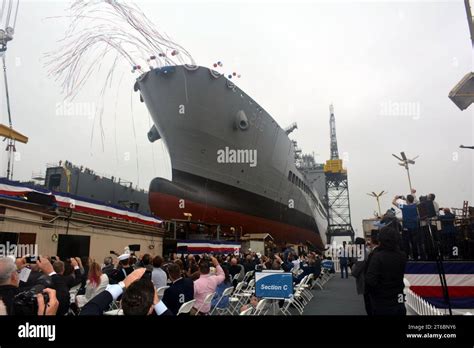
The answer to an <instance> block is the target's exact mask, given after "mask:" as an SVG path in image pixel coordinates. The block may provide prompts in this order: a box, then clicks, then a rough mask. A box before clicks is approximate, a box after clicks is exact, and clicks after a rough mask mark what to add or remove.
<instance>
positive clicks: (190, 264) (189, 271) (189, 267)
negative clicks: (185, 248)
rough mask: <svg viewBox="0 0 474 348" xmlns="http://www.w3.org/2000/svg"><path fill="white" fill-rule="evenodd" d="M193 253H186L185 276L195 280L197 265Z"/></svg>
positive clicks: (196, 277)
mask: <svg viewBox="0 0 474 348" xmlns="http://www.w3.org/2000/svg"><path fill="white" fill-rule="evenodd" d="M196 257H197V256H194V255H188V257H187V264H186V277H188V278H191V279H192V280H196V279H198V278H199V266H198V263H197V262H196Z"/></svg>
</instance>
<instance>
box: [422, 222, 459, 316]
mask: <svg viewBox="0 0 474 348" xmlns="http://www.w3.org/2000/svg"><path fill="white" fill-rule="evenodd" d="M435 219H436V218H426V219H425V222H426V224H427V225H428V230H429V232H430V240H429V242H430V243H431V246H432V247H433V251H434V253H435V255H436V267H437V269H438V275H439V281H440V283H441V288H442V290H443V297H444V301H445V302H446V304H447V306H448V310H449V315H453V312H452V309H451V302H450V300H449V292H448V283H447V281H446V273H445V271H444V264H443V253H442V250H441V245H440V244H441V243H440V240H439V238H435V237H434V235H433V231H432V230H431V222H432V221H434V220H435Z"/></svg>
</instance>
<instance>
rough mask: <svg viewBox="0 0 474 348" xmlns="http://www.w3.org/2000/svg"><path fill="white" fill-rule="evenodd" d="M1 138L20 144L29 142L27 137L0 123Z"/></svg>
mask: <svg viewBox="0 0 474 348" xmlns="http://www.w3.org/2000/svg"><path fill="white" fill-rule="evenodd" d="M0 137H4V138H7V139H10V140H13V141H19V142H20V143H23V144H26V143H27V142H28V137H27V136H25V135H23V134H21V133H20V132H17V131H16V130H14V129H13V128H10V127H8V126H5V125H4V124H1V123H0Z"/></svg>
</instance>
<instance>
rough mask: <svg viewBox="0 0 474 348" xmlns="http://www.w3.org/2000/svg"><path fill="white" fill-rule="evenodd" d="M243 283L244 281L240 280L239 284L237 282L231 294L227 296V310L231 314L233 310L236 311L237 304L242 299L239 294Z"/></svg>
mask: <svg viewBox="0 0 474 348" xmlns="http://www.w3.org/2000/svg"><path fill="white" fill-rule="evenodd" d="M244 284H245V283H244V282H240V283H239V284H237V286H236V287H235V290H234V292H233V294H232V296H231V297H229V307H227V312H228V313H229V314H231V315H232V313H233V312H235V311H236V309H237V310H238V308H240V307H238V306H239V303H240V301H241V300H242V296H240V294H241V291H242V288H243V286H244Z"/></svg>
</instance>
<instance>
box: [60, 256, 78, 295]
mask: <svg viewBox="0 0 474 348" xmlns="http://www.w3.org/2000/svg"><path fill="white" fill-rule="evenodd" d="M79 262H80V258H78V257H76V258H74V257H72V258H71V259H70V265H71V268H72V270H73V273H70V274H67V275H65V263H64V262H63V261H55V262H54V263H53V269H54V271H55V272H56V273H57V274H59V275H61V276H62V277H63V278H64V282H65V283H66V285H67V287H68V289H71V288H72V287H74V286H76V285H79V284H81V282H82V273H81V268H80V266H79Z"/></svg>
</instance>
